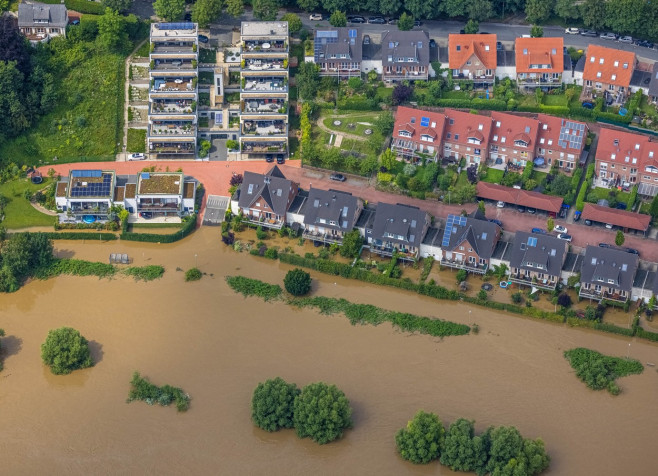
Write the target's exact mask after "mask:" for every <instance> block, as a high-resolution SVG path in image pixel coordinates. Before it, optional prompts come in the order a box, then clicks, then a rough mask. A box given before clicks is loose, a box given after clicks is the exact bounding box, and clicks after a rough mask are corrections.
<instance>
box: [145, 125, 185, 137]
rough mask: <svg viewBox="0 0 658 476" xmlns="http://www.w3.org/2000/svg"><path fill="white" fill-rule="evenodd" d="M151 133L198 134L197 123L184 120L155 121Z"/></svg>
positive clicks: (156, 134) (153, 134) (150, 128)
mask: <svg viewBox="0 0 658 476" xmlns="http://www.w3.org/2000/svg"><path fill="white" fill-rule="evenodd" d="M149 135H151V136H158V135H174V136H193V135H196V124H192V123H191V122H184V121H166V122H165V121H153V123H152V124H151V125H150V127H149Z"/></svg>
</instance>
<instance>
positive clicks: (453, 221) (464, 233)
mask: <svg viewBox="0 0 658 476" xmlns="http://www.w3.org/2000/svg"><path fill="white" fill-rule="evenodd" d="M500 235H501V229H500V227H499V226H498V225H496V224H495V223H492V222H490V221H487V220H481V219H478V218H476V217H465V216H461V215H448V218H447V219H446V226H445V229H444V231H443V240H442V242H441V253H440V256H441V265H442V266H448V267H449V268H457V269H465V270H467V271H469V272H472V273H477V274H484V273H486V271H487V269H488V268H489V265H490V260H491V257H492V255H493V251H494V249H495V248H496V244H497V243H498V240H499V239H500Z"/></svg>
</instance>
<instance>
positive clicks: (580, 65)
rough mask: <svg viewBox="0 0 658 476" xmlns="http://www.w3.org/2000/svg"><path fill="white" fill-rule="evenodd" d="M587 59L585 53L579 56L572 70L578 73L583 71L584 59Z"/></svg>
mask: <svg viewBox="0 0 658 476" xmlns="http://www.w3.org/2000/svg"><path fill="white" fill-rule="evenodd" d="M586 59H587V55H583V56H581V57H580V59H579V60H578V62H577V63H576V66H575V68H574V69H573V70H574V71H578V72H580V73H582V72H584V71H585V60H586Z"/></svg>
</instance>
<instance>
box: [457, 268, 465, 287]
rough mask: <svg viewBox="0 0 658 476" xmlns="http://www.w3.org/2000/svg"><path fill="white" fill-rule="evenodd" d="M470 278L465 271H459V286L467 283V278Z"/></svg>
mask: <svg viewBox="0 0 658 476" xmlns="http://www.w3.org/2000/svg"><path fill="white" fill-rule="evenodd" d="M467 276H468V273H467V272H466V270H465V269H460V270H459V271H457V275H456V276H455V278H457V284H459V283H461V282H462V281H466V277H467Z"/></svg>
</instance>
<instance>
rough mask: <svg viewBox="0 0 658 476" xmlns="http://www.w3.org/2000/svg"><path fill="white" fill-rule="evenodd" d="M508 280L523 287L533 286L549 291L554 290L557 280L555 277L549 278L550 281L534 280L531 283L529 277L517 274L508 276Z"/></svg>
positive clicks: (531, 279)
mask: <svg viewBox="0 0 658 476" xmlns="http://www.w3.org/2000/svg"><path fill="white" fill-rule="evenodd" d="M509 280H510V281H511V282H513V283H516V284H520V285H523V286H534V287H536V288H539V289H547V290H550V291H552V290H553V289H555V287H556V286H557V278H556V277H555V276H551V278H550V279H539V278H535V279H534V281H533V278H532V277H531V276H529V275H525V274H521V273H517V274H511V275H510V276H509Z"/></svg>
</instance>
